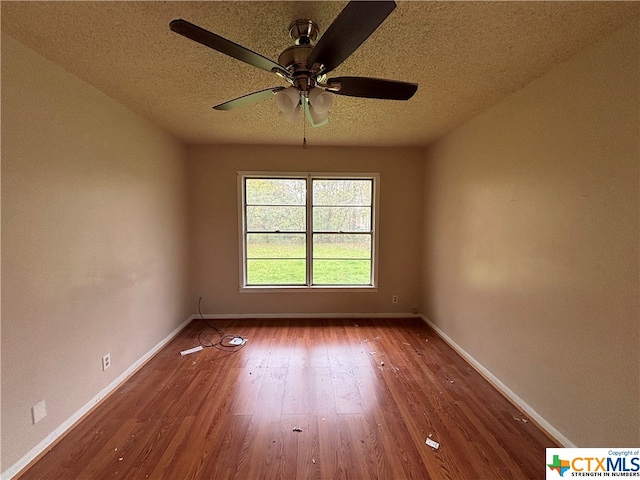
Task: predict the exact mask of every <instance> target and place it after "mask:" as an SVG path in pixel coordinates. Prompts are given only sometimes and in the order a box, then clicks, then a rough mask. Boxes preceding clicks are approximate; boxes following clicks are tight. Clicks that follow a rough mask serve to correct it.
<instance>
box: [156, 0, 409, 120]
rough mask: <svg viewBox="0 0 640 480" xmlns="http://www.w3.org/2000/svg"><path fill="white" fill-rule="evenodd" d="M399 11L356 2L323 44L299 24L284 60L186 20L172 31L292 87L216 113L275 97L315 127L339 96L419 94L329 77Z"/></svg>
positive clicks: (306, 23) (398, 86)
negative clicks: (263, 71) (265, 72)
mask: <svg viewBox="0 0 640 480" xmlns="http://www.w3.org/2000/svg"><path fill="white" fill-rule="evenodd" d="M395 8H396V3H395V2H394V1H361V0H352V1H350V2H349V3H348V4H347V5H346V6H345V8H344V9H343V10H342V11H341V12H340V13H339V14H338V16H337V17H336V18H335V20H334V21H333V23H332V24H331V25H330V26H329V28H327V30H326V32H325V33H324V34H323V35H322V37H321V38H320V40H318V41H317V42H316V38H317V37H318V31H319V30H318V26H317V25H316V24H315V23H314V22H313V21H311V20H307V19H301V20H295V21H294V22H292V23H291V25H290V26H289V35H290V36H291V38H292V39H293V40H294V45H293V46H291V47H289V48H287V49H286V50H284V51H283V52H282V53H281V54H280V56H279V57H278V62H274V61H273V60H270V59H268V58H266V57H264V56H262V55H260V54H258V53H255V52H253V51H251V50H249V49H248V48H245V47H243V46H241V45H238V44H237V43H234V42H232V41H230V40H227V39H226V38H223V37H221V36H219V35H216V34H215V33H212V32H209V31H208V30H205V29H204V28H201V27H199V26H197V25H194V24H193V23H190V22H188V21H186V20H182V19H176V20H172V21H171V22H170V23H169V28H170V29H171V30H172V31H174V32H176V33H178V34H180V35H182V36H184V37H187V38H189V39H191V40H194V41H196V42H198V43H200V44H202V45H204V46H206V47H209V48H212V49H213V50H216V51H218V52H221V53H224V54H226V55H229V56H230V57H233V58H236V59H238V60H240V61H242V62H245V63H248V64H249V65H253V66H254V67H257V68H260V69H262V70H266V71H268V72H272V73H275V74H276V75H278V76H279V77H281V78H282V79H284V80H285V81H287V82H288V83H289V84H290V86H289V87H286V88H285V87H282V86H276V87H271V88H266V89H264V90H260V91H258V92H253V93H249V94H247V95H243V96H241V97H238V98H234V99H233V100H228V101H226V102H223V103H221V104H219V105H216V106H214V107H213V108H214V109H216V110H231V109H233V108H238V107H243V106H245V105H250V104H252V103H255V102H258V101H260V100H264V99H267V98H270V97H273V96H274V95H275V99H276V105H277V107H278V109H279V110H280V113H281V115H283V116H284V117H285V119H287V120H288V121H290V122H295V119H296V117H297V114H298V112H299V111H300V109H301V107H302V110H303V111H304V114H305V116H306V118H307V119H308V120H309V122H310V123H311V125H313V126H321V125H324V124H326V123H327V121H328V115H329V108H331V105H332V103H333V94H338V95H346V96H351V97H365V98H378V99H387V100H409V99H410V98H411V97H412V96H413V94H414V93H416V91H417V89H418V85H417V84H415V83H408V82H400V81H396V80H385V79H380V78H370V77H333V78H328V77H327V74H328V73H329V72H331V71H332V70H334V69H335V68H336V67H338V65H340V64H341V63H342V62H344V61H345V60H346V59H347V58H348V57H349V56H350V55H351V54H352V53H353V52H355V51H356V49H357V48H358V47H359V46H360V45H361V44H362V43H363V42H364V41H365V40H366V39H367V38H369V36H370V35H371V34H372V33H373V32H374V31H375V30H376V29H377V28H378V27H379V26H380V25H381V24H382V22H384V20H385V19H386V18H387V17H388V16H389V14H390V13H391V12H392V11H393V10H394V9H395Z"/></svg>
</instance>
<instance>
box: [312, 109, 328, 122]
mask: <svg viewBox="0 0 640 480" xmlns="http://www.w3.org/2000/svg"><path fill="white" fill-rule="evenodd" d="M309 115H311V119H312V120H313V124H314V125H318V124H319V123H322V122H324V121H325V120H326V119H327V118H329V111H328V110H326V111H324V112H322V113H320V112H318V111H317V110H316V109H315V108H314V107H313V105H311V106H310V107H309Z"/></svg>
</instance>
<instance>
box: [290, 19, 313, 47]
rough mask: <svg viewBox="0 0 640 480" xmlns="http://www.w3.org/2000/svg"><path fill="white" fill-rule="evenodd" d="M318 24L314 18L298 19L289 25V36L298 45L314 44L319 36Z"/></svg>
mask: <svg viewBox="0 0 640 480" xmlns="http://www.w3.org/2000/svg"><path fill="white" fill-rule="evenodd" d="M318 31H319V29H318V25H317V24H316V23H315V22H313V21H312V20H307V19H298V20H294V21H293V22H291V25H289V36H290V37H291V38H292V39H293V42H294V44H296V45H312V44H314V43H315V41H316V38H318Z"/></svg>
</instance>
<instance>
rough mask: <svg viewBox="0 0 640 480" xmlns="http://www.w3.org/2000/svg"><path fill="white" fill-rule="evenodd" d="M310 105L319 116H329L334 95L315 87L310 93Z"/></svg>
mask: <svg viewBox="0 0 640 480" xmlns="http://www.w3.org/2000/svg"><path fill="white" fill-rule="evenodd" d="M309 104H310V106H311V110H312V111H315V112H316V113H317V114H324V113H327V114H328V112H329V109H330V108H331V106H332V105H333V94H332V93H330V92H327V91H325V90H323V89H322V88H319V87H314V88H312V89H311V91H310V92H309Z"/></svg>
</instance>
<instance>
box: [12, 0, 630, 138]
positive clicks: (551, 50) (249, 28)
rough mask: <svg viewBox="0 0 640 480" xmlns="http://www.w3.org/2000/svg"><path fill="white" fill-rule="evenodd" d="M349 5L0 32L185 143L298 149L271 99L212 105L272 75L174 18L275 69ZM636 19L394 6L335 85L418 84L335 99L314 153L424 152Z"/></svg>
mask: <svg viewBox="0 0 640 480" xmlns="http://www.w3.org/2000/svg"><path fill="white" fill-rule="evenodd" d="M345 4H346V2H335V1H330V2H299V1H298V2H280V1H268V2H217V1H216V2H182V1H178V2H75V1H74V2H57V1H56V2H6V1H5V2H2V6H1V8H2V11H1V15H2V31H3V32H4V33H8V34H9V35H11V36H12V37H14V38H15V39H17V40H18V41H20V42H22V43H23V44H25V45H27V46H28V47H30V48H32V49H34V50H36V51H37V52H39V53H40V54H42V55H43V56H45V57H47V58H48V59H50V60H51V61H53V62H55V63H57V64H58V65H60V66H62V67H63V68H64V69H66V70H67V71H69V72H71V73H73V74H75V75H77V76H78V77H80V78H82V79H83V80H85V81H86V82H88V83H89V84H91V85H93V86H94V87H96V88H97V89H98V90H100V91H102V92H104V93H105V94H107V95H109V96H110V97H112V98H114V99H115V100H117V101H118V102H120V103H122V104H124V105H126V106H127V107H129V108H130V109H132V110H133V111H135V112H137V113H138V114H140V115H141V116H143V117H145V118H147V119H149V120H151V121H152V122H153V123H155V124H157V125H159V126H160V127H162V128H163V129H165V130H167V131H169V132H171V133H173V134H175V135H176V136H177V137H179V138H181V139H183V140H184V141H186V142H189V143H225V144H229V143H243V144H299V143H300V142H301V139H302V135H303V123H302V121H301V120H300V122H298V123H297V124H294V125H292V124H289V123H287V122H285V121H284V120H282V119H281V118H279V117H278V115H277V109H276V106H275V102H274V101H273V100H271V99H268V100H265V101H262V102H260V103H257V104H254V105H251V106H247V107H243V108H241V109H236V110H232V111H216V110H213V109H212V108H211V107H212V106H213V105H216V104H218V103H221V102H224V101H226V100H229V99H232V98H235V97H238V96H241V95H244V94H246V93H250V92H253V91H257V90H262V89H264V88H268V87H272V86H278V85H286V84H285V83H284V82H283V81H282V80H280V79H279V78H278V77H277V76H275V75H273V74H270V73H268V72H265V71H262V70H259V69H257V68H254V67H251V66H249V65H247V64H245V63H242V62H239V61H237V60H235V59H232V58H230V57H227V56H225V55H223V54H220V53H218V52H215V51H213V50H210V49H208V48H206V47H204V46H202V45H199V44H197V43H195V42H192V41H190V40H187V39H186V38H184V37H182V36H180V35H177V34H176V33H173V32H171V31H170V30H169V27H168V24H169V21H171V20H172V19H174V18H183V19H185V20H188V21H190V22H192V23H195V24H197V25H199V26H201V27H203V28H205V29H207V30H210V31H212V32H215V33H217V34H219V35H221V36H223V37H225V38H227V39H229V40H232V41H234V42H236V43H239V44H241V45H243V46H245V47H247V48H249V49H251V50H253V51H255V52H257V53H260V54H262V55H264V56H266V57H268V58H271V59H273V60H276V61H277V59H278V56H279V54H280V52H281V51H282V50H284V49H285V48H286V47H288V46H290V45H291V43H290V42H291V41H290V39H289V37H288V25H289V23H290V22H291V21H293V20H295V19H297V18H310V19H312V20H314V21H315V22H316V23H317V24H318V25H319V26H320V29H321V31H320V34H322V32H323V31H324V29H326V27H327V26H328V25H329V24H330V23H331V22H332V20H333V19H334V18H335V17H336V15H337V14H338V13H339V12H340V11H341V10H342V8H343V7H344V5H345ZM639 15H640V3H637V2H399V3H398V6H397V8H396V9H395V10H394V11H393V12H392V13H391V15H390V16H389V17H388V18H387V19H386V21H385V22H384V23H383V24H382V25H381V26H380V27H379V28H378V30H376V31H375V32H374V34H373V35H372V36H371V37H369V39H368V40H367V41H366V42H365V43H364V44H363V45H362V46H361V47H360V48H359V49H358V50H357V51H356V52H355V53H354V54H353V55H352V56H351V57H349V58H348V59H347V60H346V61H345V62H344V63H342V64H341V65H340V66H339V67H338V68H337V69H336V70H334V71H333V72H332V75H333V76H370V77H378V78H389V79H395V80H403V81H408V82H415V83H418V84H419V88H418V92H417V93H416V95H415V96H414V97H413V98H412V99H411V100H409V101H408V102H400V101H389V100H372V99H359V98H352V97H344V96H336V100H335V102H334V106H333V108H332V109H331V114H330V121H329V124H328V125H327V126H324V127H320V128H313V127H310V126H308V125H307V127H306V136H307V140H308V142H309V144H315V145H376V146H377V145H386V146H394V145H426V144H428V143H429V142H431V141H433V140H434V139H436V138H437V137H438V136H440V135H442V134H443V133H445V132H447V131H448V130H450V129H452V128H453V127H455V126H457V125H459V124H460V123H462V122H464V121H465V120H467V119H469V118H471V117H473V116H474V115H476V114H478V113H480V112H481V111H482V110H484V109H485V108H487V107H489V106H490V105H492V104H494V103H496V102H497V101H499V100H500V99H501V98H503V97H504V96H506V95H508V94H510V93H512V92H514V91H516V90H518V89H519V88H521V87H523V86H524V85H526V84H527V83H529V82H530V81H532V80H533V79H535V78H537V77H539V76H540V75H542V74H543V73H545V72H546V71H548V70H549V69H551V68H552V67H553V66H554V65H556V64H558V63H560V62H562V61H564V60H566V59H568V58H569V57H570V56H571V55H573V54H575V53H576V52H578V51H579V50H581V49H583V48H585V47H587V46H588V45H590V44H592V43H594V42H595V41H597V39H598V38H600V37H601V36H603V35H605V34H606V33H608V32H611V31H613V30H615V29H616V28H619V27H621V26H622V25H623V24H625V23H627V22H629V21H632V19H636V20H635V21H637V18H638V17H639Z"/></svg>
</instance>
